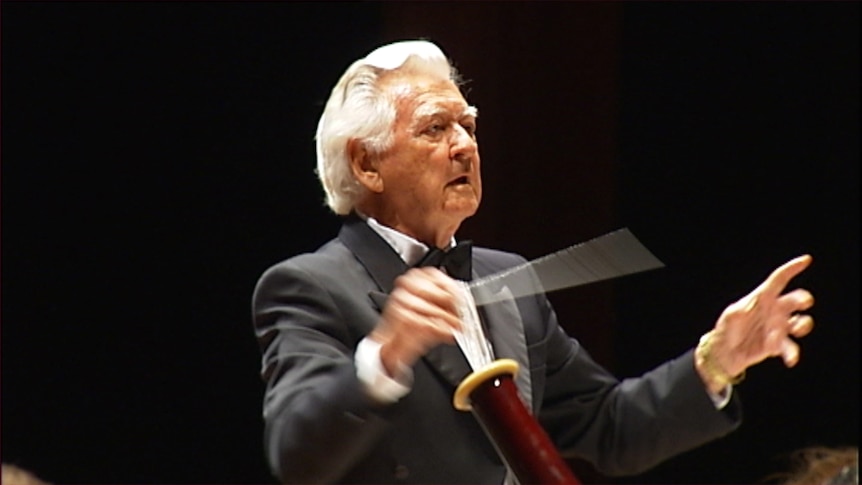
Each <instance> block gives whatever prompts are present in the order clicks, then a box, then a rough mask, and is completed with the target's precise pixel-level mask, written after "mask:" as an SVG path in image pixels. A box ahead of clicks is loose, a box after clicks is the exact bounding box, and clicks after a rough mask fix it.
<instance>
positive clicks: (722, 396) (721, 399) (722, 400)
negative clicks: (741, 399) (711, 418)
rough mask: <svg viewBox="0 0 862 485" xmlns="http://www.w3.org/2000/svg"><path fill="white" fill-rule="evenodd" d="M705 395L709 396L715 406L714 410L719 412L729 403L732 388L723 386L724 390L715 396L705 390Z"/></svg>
mask: <svg viewBox="0 0 862 485" xmlns="http://www.w3.org/2000/svg"><path fill="white" fill-rule="evenodd" d="M706 393H707V394H709V398H710V399H712V403H713V404H715V409H718V410H719V411H721V410H722V409H724V407H725V406H727V403H729V402H730V397H731V396H733V386H732V385H730V384H728V385H726V386H724V390H722V391H721V393H719V394H715V393H714V392H712V391H710V390H707V391H706Z"/></svg>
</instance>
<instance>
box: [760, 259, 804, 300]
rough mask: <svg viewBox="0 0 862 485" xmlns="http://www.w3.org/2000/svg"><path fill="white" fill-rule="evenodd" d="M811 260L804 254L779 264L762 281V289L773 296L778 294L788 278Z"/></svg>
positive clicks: (800, 270)
mask: <svg viewBox="0 0 862 485" xmlns="http://www.w3.org/2000/svg"><path fill="white" fill-rule="evenodd" d="M811 261H812V258H811V256H810V255H808V254H805V255H803V256H799V257H796V258H793V259H791V260H790V261H788V262H786V263H784V264H783V265H781V266H779V267H778V268H777V269H776V270H775V271H773V272H772V274H770V275H769V277H768V278H767V279H766V281H765V282H764V291H766V292H769V293H771V294H772V295H774V296H778V295H779V294H781V292H782V291H784V288H785V287H786V286H787V284H788V283H790V280H792V279H793V278H794V277H795V276H796V275H798V274H799V273H801V272H802V271H803V270H804V269H805V268H807V267H808V265H809V264H811Z"/></svg>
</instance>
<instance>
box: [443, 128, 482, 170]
mask: <svg viewBox="0 0 862 485" xmlns="http://www.w3.org/2000/svg"><path fill="white" fill-rule="evenodd" d="M478 148H479V145H478V144H477V143H476V139H475V138H474V137H473V136H472V135H471V134H470V133H469V132H468V131H467V129H466V128H464V127H463V126H461V125H459V124H457V123H456V124H455V129H454V130H453V132H452V141H451V148H450V154H449V156H450V157H451V158H452V159H453V160H458V161H469V160H471V159H472V158H473V157H474V156H475V155H476V152H477V151H478Z"/></svg>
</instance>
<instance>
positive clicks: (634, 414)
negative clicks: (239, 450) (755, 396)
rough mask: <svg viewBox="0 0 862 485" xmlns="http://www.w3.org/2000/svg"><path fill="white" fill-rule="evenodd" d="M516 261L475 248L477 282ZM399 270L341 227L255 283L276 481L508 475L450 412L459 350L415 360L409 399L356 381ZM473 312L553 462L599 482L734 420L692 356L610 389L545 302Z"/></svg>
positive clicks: (440, 350) (469, 424) (472, 428)
mask: <svg viewBox="0 0 862 485" xmlns="http://www.w3.org/2000/svg"><path fill="white" fill-rule="evenodd" d="M524 262H525V260H524V259H523V258H522V257H520V256H517V255H514V254H510V253H504V252H500V251H494V250H490V249H483V248H474V251H473V272H474V276H475V277H481V276H484V275H488V274H492V273H495V272H497V271H500V270H502V269H505V268H509V267H512V266H515V265H518V264H521V263H524ZM407 269H408V268H407V266H406V264H405V263H404V262H403V260H401V258H400V257H399V256H398V254H397V253H396V252H395V251H394V250H393V249H392V248H391V247H390V246H389V245H388V244H387V243H386V242H385V241H384V240H383V239H382V238H380V237H379V236H378V235H377V234H376V233H375V232H374V231H373V230H372V229H371V228H370V227H368V225H367V224H366V223H365V222H363V221H361V220H358V219H349V220H348V221H347V222H346V223H345V225H344V227H343V228H342V229H341V231H340V233H339V235H338V237H337V238H336V239H334V240H332V241H330V242H329V243H327V244H326V245H324V246H323V247H321V248H320V249H318V250H317V251H316V252H314V253H312V254H303V255H300V256H296V257H294V258H291V259H288V260H286V261H283V262H281V263H279V264H276V265H275V266H273V267H271V268H269V269H268V270H267V271H266V272H265V273H264V274H263V276H262V277H261V278H260V281H259V282H258V284H257V287H256V288H255V292H254V297H253V305H252V306H253V320H254V327H255V331H256V334H257V338H258V341H259V344H260V348H261V352H262V355H263V362H262V371H261V373H262V377H263V379H264V381H265V382H266V385H267V386H266V393H265V397H264V405H263V417H264V421H265V432H264V447H265V450H266V454H267V458H268V461H269V464H270V466H271V467H272V470H273V473H274V474H275V475H276V476H277V477H278V478H279V479H280V480H282V481H283V482H286V483H375V484H383V483H433V484H444V483H470V484H482V483H489V484H500V483H502V481H503V478H504V475H505V467H504V465H503V463H502V462H501V460H500V458H499V457H498V456H497V454H496V452H495V451H494V448H493V445H492V444H491V443H490V442H489V440H488V439H487V438H486V436H485V434H484V433H483V431H482V429H481V427H480V425H479V424H478V422H477V421H476V420H475V418H474V417H473V416H472V415H471V414H470V413H465V412H460V411H457V410H455V409H454V408H453V407H452V394H453V392H454V389H455V387H456V386H457V385H458V384H459V383H460V382H461V380H462V379H463V378H464V376H466V375H467V374H469V373H470V368H469V366H468V364H467V362H466V360H465V358H464V357H463V355H462V354H461V351H460V350H459V349H458V348H457V347H456V346H448V345H441V346H439V347H437V348H435V349H433V350H432V351H431V352H429V353H428V355H426V356H425V357H423V358H422V359H420V360H419V361H418V362H417V364H416V365H415V366H414V368H413V371H414V382H413V386H412V390H411V392H410V393H409V394H407V395H406V396H405V397H403V398H402V399H401V400H399V401H398V402H396V403H394V404H387V405H380V404H376V403H375V402H373V401H372V400H371V399H369V398H368V397H367V395H366V394H365V392H364V391H363V389H362V387H361V383H360V382H359V381H358V379H357V377H356V368H355V366H354V359H353V353H354V349H355V348H356V346H357V344H358V343H359V341H360V340H361V339H362V338H363V337H364V336H365V335H367V334H368V333H369V332H371V330H372V329H373V328H374V326H375V325H376V324H377V322H378V320H379V318H380V311H381V308H382V305H383V302H384V299H385V295H386V294H387V293H389V292H390V291H391V290H392V286H393V281H394V280H395V278H396V277H397V276H398V275H400V274H401V273H403V272H405V271H406V270H407ZM498 290H499V291H506V289H505V288H504V287H503V288H499V289H498ZM480 315H481V318H482V320H483V324H484V325H485V326H486V329H487V332H488V338H489V340H490V341H491V343H492V346H493V349H494V353H495V356H496V357H498V358H503V357H507V358H512V359H515V360H517V361H518V362H519V364H520V368H521V372H520V374H519V378H518V380H517V381H516V382H517V384H518V386H519V388H520V389H521V392H522V393H523V394H524V395H525V396H527V398H526V399H527V400H528V401H529V402H530V403H531V404H532V409H533V412H534V414H535V415H536V416H537V418H538V420H539V422H540V423H541V424H542V425H543V427H544V428H545V429H546V431H547V432H548V434H549V436H550V437H551V439H552V440H553V441H554V443H555V444H556V445H557V447H558V448H559V449H560V451H561V453H562V454H563V456H579V457H581V458H584V459H586V460H589V461H591V462H592V463H594V464H595V465H596V467H597V468H598V469H599V470H600V471H601V472H603V473H605V474H608V475H616V474H633V473H638V472H640V471H643V470H645V469H647V468H649V467H651V466H653V465H655V464H656V463H658V462H659V461H661V460H663V459H666V458H668V457H670V456H672V455H674V454H676V453H679V452H682V451H684V450H687V449H690V448H693V447H695V446H697V445H699V444H702V443H704V442H706V441H708V440H711V439H714V438H716V437H718V436H721V435H724V434H726V433H728V432H729V431H731V430H732V429H734V428H735V427H736V426H737V425H738V424H739V421H740V408H739V406H740V405H739V402H738V401H737V398H733V399H732V400H731V402H730V404H729V405H728V406H727V407H726V408H725V409H724V410H722V411H717V410H716V409H715V406H714V404H713V403H712V401H711V399H710V397H709V396H708V394H707V392H706V390H705V387H704V385H703V383H702V382H701V380H700V379H699V377H698V375H697V373H696V371H695V369H694V363H693V359H692V352H691V351H689V352H687V353H685V354H684V355H682V356H681V357H679V358H677V359H674V360H671V361H669V362H667V363H665V364H663V365H661V366H659V367H658V368H656V369H655V370H653V371H650V372H648V373H646V374H644V375H643V376H641V377H639V378H634V379H626V380H623V381H619V380H617V379H616V378H615V377H614V376H613V375H611V374H610V373H609V372H608V371H607V370H605V369H603V368H602V367H600V366H599V365H598V364H596V363H595V362H594V361H593V360H592V359H591V358H590V356H589V354H588V353H587V351H586V350H584V349H583V348H581V346H580V345H579V343H578V342H577V340H575V339H573V338H571V337H569V336H568V335H566V333H565V332H564V331H563V330H562V328H561V327H560V326H559V325H558V324H557V320H556V316H555V314H554V311H553V309H552V308H551V306H550V304H549V303H548V300H547V299H546V298H545V296H544V295H541V294H539V295H533V296H528V297H521V298H517V299H508V300H504V301H501V302H499V303H493V304H489V305H485V306H483V307H481V309H480Z"/></svg>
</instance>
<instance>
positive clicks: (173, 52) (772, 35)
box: [0, 2, 859, 483]
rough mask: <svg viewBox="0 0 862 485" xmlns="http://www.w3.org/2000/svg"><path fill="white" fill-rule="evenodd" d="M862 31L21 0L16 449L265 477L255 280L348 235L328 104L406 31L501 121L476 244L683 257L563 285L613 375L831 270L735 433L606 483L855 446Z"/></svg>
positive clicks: (66, 473) (14, 141)
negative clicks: (327, 124)
mask: <svg viewBox="0 0 862 485" xmlns="http://www.w3.org/2000/svg"><path fill="white" fill-rule="evenodd" d="M858 21H859V6H858V3H855V2H853V3H851V2H847V3H844V2H826V3H803V2H792V3H761V2H757V3H744V2H729V3H656V4H653V3H646V2H638V3H630V4H629V3H626V4H589V3H585V4H584V3H579V4H566V3H546V4H532V5H528V4H526V3H523V4H522V3H517V2H510V3H506V4H495V3H485V2H481V3H470V4H466V5H465V4H455V3H437V2H432V3H428V4H424V3H411V4H410V5H409V6H406V7H405V6H404V5H396V4H384V3H368V2H364V3H360V2H351V3H335V2H319V3H275V2H273V3H228V2H222V3H204V2H197V3H173V2H155V3H143V2H128V3H72V2H60V3H36V2H22V3H18V2H3V3H2V407H0V412H2V428H0V431H2V440H0V446H2V449H0V452H2V460H3V462H9V463H15V464H18V465H20V466H23V467H25V468H28V469H31V470H33V471H35V472H36V473H37V474H39V475H40V476H42V477H44V478H45V479H47V480H49V481H54V482H58V483H73V482H78V483H107V482H112V483H268V482H271V481H272V479H271V477H270V475H269V473H268V471H267V469H266V466H265V463H264V461H263V452H262V449H261V441H262V440H261V423H260V397H261V393H262V384H261V383H260V382H259V381H258V378H257V370H258V364H259V357H258V353H257V349H256V344H255V342H254V338H253V335H252V332H251V325H250V315H249V298H250V295H251V291H252V288H253V285H254V283H255V281H256V278H257V276H258V275H259V274H260V273H261V272H262V271H263V270H264V269H265V268H266V267H267V266H268V265H270V264H272V263H274V262H276V261H278V260H279V259H282V258H284V257H288V256H290V255H293V254H296V253H299V252H302V251H309V250H313V249H314V248H315V247H317V246H318V245H319V244H321V243H323V242H324V241H325V240H326V239H328V238H329V237H331V236H332V235H333V234H334V232H335V231H336V229H337V227H338V223H339V221H338V219H337V218H336V217H334V216H332V215H330V214H328V213H327V212H326V210H325V209H324V208H323V206H322V204H321V200H322V195H321V192H320V190H319V188H318V186H317V182H316V179H315V177H314V174H313V172H312V170H313V166H314V149H313V133H314V128H315V125H316V121H317V117H318V116H319V113H320V110H321V106H322V102H323V100H325V98H326V95H327V92H328V90H329V89H330V87H331V86H332V84H334V82H335V80H336V79H337V77H338V76H339V75H340V73H341V72H342V71H343V69H344V68H345V67H346V66H347V64H348V63H349V62H351V61H352V60H353V59H355V58H357V57H359V56H361V55H362V54H364V53H365V52H367V51H368V50H370V49H371V48H373V47H375V46H376V45H378V44H380V43H382V42H386V41H390V40H395V39H397V38H401V37H405V36H409V37H420V36H429V37H431V38H432V39H435V40H438V41H439V42H440V43H441V45H442V46H443V48H444V49H445V50H447V52H449V53H450V54H452V55H453V57H454V59H455V61H456V63H458V64H459V67H461V69H462V72H464V73H465V75H467V77H468V78H470V79H471V82H470V84H468V88H469V89H470V97H471V99H473V100H474V102H476V104H477V105H478V106H479V108H480V111H481V112H482V113H483V117H482V119H481V121H480V124H481V127H480V140H482V141H481V143H482V151H483V155H484V156H483V161H484V162H485V164H484V168H485V179H486V202H485V204H484V207H483V210H482V211H480V213H479V214H478V215H477V216H476V217H475V218H474V219H473V220H471V221H468V222H469V224H468V225H467V226H465V231H464V233H465V234H466V235H468V236H470V237H472V238H473V239H476V240H477V241H478V242H480V243H482V244H483V245H488V246H495V247H499V248H504V249H509V250H515V251H519V252H521V253H523V254H525V255H526V256H528V257H538V256H540V255H542V254H544V253H546V252H548V251H549V250H553V249H556V248H559V247H563V246H564V245H566V244H571V243H574V242H577V241H579V240H582V239H584V238H587V237H592V236H595V235H598V234H600V233H602V232H605V231H607V230H610V229H614V228H616V227H620V226H629V227H630V228H632V230H633V231H634V232H635V234H637V235H638V236H639V237H640V238H641V239H642V241H643V242H644V243H645V244H646V245H647V246H648V247H649V248H650V249H652V250H653V252H655V253H656V254H657V255H658V256H659V257H660V258H661V259H662V260H664V262H665V263H666V264H667V268H666V269H663V270H660V271H655V272H651V273H646V274H642V275H636V276H632V277H629V278H626V279H624V280H619V281H616V282H608V283H602V284H599V285H596V286H595V287H594V288H590V289H582V290H566V291H564V292H560V293H555V294H553V295H552V297H553V299H554V301H555V304H557V305H558V310H559V313H560V316H561V319H562V320H563V321H564V323H565V325H566V326H567V328H568V329H569V330H570V331H571V332H572V333H574V334H575V335H576V336H577V337H579V338H581V339H582V340H584V341H585V342H587V343H588V344H589V345H588V347H589V346H590V345H592V347H591V348H595V349H597V350H596V352H595V353H596V354H597V358H599V360H601V361H602V362H603V363H605V364H606V365H608V366H609V367H610V368H612V369H613V370H614V371H615V372H616V373H617V374H619V375H620V376H630V375H636V374H638V373H641V372H644V371H646V370H648V369H649V368H651V367H652V366H654V365H656V364H658V363H660V362H661V361H662V360H664V359H666V358H669V357H673V356H675V355H677V354H678V353H681V352H683V351H685V350H686V349H687V348H688V347H689V346H691V345H692V344H693V343H694V342H695V341H696V339H697V337H698V336H699V335H700V334H701V333H702V332H704V331H706V330H707V329H708V328H709V327H710V326H711V325H712V322H713V321H714V319H715V317H716V316H717V315H718V314H719V312H720V311H721V310H722V309H723V308H724V306H725V305H726V304H727V303H729V302H731V301H733V300H734V299H736V298H738V297H739V296H741V295H742V294H744V293H745V292H747V291H748V290H750V289H751V288H752V287H753V286H754V285H756V284H757V283H759V282H760V281H761V280H762V279H763V278H764V277H765V276H766V275H767V274H768V272H769V271H770V270H771V269H772V268H773V267H775V266H777V265H778V264H780V263H782V262H783V261H785V260H787V259H789V258H791V257H793V256H796V255H797V254H800V253H803V252H809V253H811V254H813V255H814V257H815V263H814V265H813V266H812V267H811V268H810V269H809V270H808V271H807V272H806V273H805V274H804V275H803V276H801V277H800V278H799V279H798V280H797V281H796V282H794V284H800V285H804V286H805V287H807V288H810V289H811V290H812V291H813V292H814V293H815V296H816V298H817V307H816V309H815V311H814V314H815V317H816V319H817V323H818V326H817V328H816V329H815V331H814V333H812V335H811V336H809V337H807V338H806V339H805V341H804V344H803V349H802V362H801V363H800V365H799V366H798V367H797V368H796V369H793V370H789V371H788V370H786V369H784V368H783V366H782V365H781V364H780V363H779V362H776V361H767V362H766V363H764V364H762V365H761V366H758V367H756V368H754V369H752V370H751V371H750V372H749V377H748V379H747V380H746V382H745V383H743V384H742V385H741V386H740V388H739V389H738V392H739V393H740V394H741V395H742V397H743V400H744V402H745V412H746V417H745V422H744V424H743V426H742V427H741V429H740V430H738V431H737V432H735V433H733V434H732V435H730V436H728V437H726V438H725V439H722V440H720V441H717V442H715V443H712V444H709V445H707V446H704V447H702V448H700V449H698V450H695V451H692V452H689V453H686V454H683V455H682V456H679V457H677V458H674V459H672V460H670V461H668V462H667V463H665V464H663V465H660V466H659V467H657V468H656V469H654V470H652V471H650V472H648V473H645V474H643V475H640V476H637V477H632V478H624V479H616V480H614V481H617V482H621V483H622V482H661V483H670V482H685V483H709V482H712V483H717V482H726V483H743V482H751V481H756V480H757V479H759V478H761V477H762V476H764V475H765V474H766V473H768V472H770V471H774V470H776V469H778V468H780V467H781V466H782V464H781V463H780V462H777V461H775V458H776V456H778V455H780V454H782V453H786V452H789V451H791V450H793V449H796V448H799V447H802V446H808V445H813V444H825V445H856V444H858V438H859V432H858V427H859V421H858V409H859V371H858V348H859V345H858V342H859V331H858V325H859V305H858V301H859V275H858V264H859V221H858V218H859V207H858V203H859V165H858V164H859V136H858V132H859V45H858V44H859V30H858V29H859V28H858V23H859V22H858ZM468 61H470V62H473V64H471V63H470V62H468ZM471 66H474V67H471ZM555 100H557V102H556V103H555V102H554V101H555ZM585 133H586V134H585ZM585 167H586V168H585ZM512 219H514V220H512ZM590 292H597V293H595V295H598V298H592V295H593V294H591V293H590ZM584 295H590V296H589V297H587V298H585V297H584ZM571 301H575V302H578V303H577V305H574V306H573V305H571V304H569V305H568V306H567V302H571ZM591 302H594V304H591ZM585 315H586V316H588V317H589V318H585ZM593 317H595V318H593ZM590 478H594V479H595V480H602V481H604V480H606V479H605V478H602V477H592V476H590Z"/></svg>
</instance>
